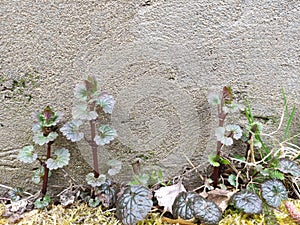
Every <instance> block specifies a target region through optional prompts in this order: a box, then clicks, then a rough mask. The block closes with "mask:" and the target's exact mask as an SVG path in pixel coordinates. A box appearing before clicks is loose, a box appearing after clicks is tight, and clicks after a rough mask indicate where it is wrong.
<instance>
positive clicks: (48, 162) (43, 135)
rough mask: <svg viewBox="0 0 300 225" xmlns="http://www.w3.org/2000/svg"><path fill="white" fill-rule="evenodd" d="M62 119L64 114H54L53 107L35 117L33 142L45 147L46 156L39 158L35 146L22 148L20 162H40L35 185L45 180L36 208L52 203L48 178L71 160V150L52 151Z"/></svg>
mask: <svg viewBox="0 0 300 225" xmlns="http://www.w3.org/2000/svg"><path fill="white" fill-rule="evenodd" d="M61 118H62V113H60V112H54V111H53V110H52V108H51V107H49V106H47V107H45V108H44V110H43V111H42V112H40V113H37V114H35V115H34V122H35V123H34V124H33V127H32V131H33V133H34V135H33V141H34V143H35V144H37V145H40V146H45V148H46V155H45V156H40V157H39V156H38V154H37V153H35V151H34V146H33V145H29V146H25V147H24V148H22V150H21V151H20V153H19V155H18V160H20V161H22V162H24V163H33V162H34V161H36V160H37V161H39V163H40V167H39V168H38V169H36V170H35V171H34V173H33V176H32V181H33V182H34V183H39V182H40V181H41V180H43V184H42V190H41V194H42V197H41V198H39V199H37V200H36V202H35V206H36V207H37V208H44V207H46V206H47V205H48V204H49V202H50V197H49V196H47V195H46V193H47V186H48V177H50V176H51V170H56V169H58V168H62V167H64V166H66V165H68V163H69V160H70V153H69V150H68V149H66V148H59V149H55V150H54V151H52V144H53V143H54V140H55V139H56V138H57V136H58V133H57V128H58V127H57V124H58V122H59V121H60V120H61Z"/></svg>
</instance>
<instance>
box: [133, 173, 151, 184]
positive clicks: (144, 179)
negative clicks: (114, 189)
mask: <svg viewBox="0 0 300 225" xmlns="http://www.w3.org/2000/svg"><path fill="white" fill-rule="evenodd" d="M149 180H150V176H149V174H138V175H133V176H132V179H131V181H130V182H129V185H144V186H147V185H148V182H149Z"/></svg>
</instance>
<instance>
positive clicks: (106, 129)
mask: <svg viewBox="0 0 300 225" xmlns="http://www.w3.org/2000/svg"><path fill="white" fill-rule="evenodd" d="M98 131H99V132H100V135H96V136H95V139H94V141H95V142H96V144H97V145H105V144H109V143H110V142H111V141H112V140H114V139H115V137H117V132H116V130H115V129H113V128H112V127H111V126H109V125H102V126H101V127H100V128H99V129H98Z"/></svg>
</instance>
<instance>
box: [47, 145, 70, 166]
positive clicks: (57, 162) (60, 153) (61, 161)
mask: <svg viewBox="0 0 300 225" xmlns="http://www.w3.org/2000/svg"><path fill="white" fill-rule="evenodd" d="M53 155H54V157H53V156H52V157H53V158H49V159H48V160H47V161H46V164H47V167H48V168H49V169H50V170H56V169H58V168H62V167H64V166H66V165H68V163H69V160H70V152H69V150H68V149H66V148H60V149H56V150H55V151H54V152H53Z"/></svg>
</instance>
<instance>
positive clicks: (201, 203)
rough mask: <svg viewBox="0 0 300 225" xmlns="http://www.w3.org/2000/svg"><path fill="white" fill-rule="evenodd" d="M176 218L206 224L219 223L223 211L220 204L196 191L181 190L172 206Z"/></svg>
mask: <svg viewBox="0 0 300 225" xmlns="http://www.w3.org/2000/svg"><path fill="white" fill-rule="evenodd" d="M172 211H173V215H174V217H175V218H182V219H184V220H192V219H193V220H195V222H196V221H200V222H202V223H204V224H218V222H219V221H220V220H221V217H222V212H221V210H220V209H219V208H218V206H217V205H216V204H215V203H214V202H212V201H209V200H206V199H204V198H203V197H201V196H200V195H199V194H197V193H195V192H181V193H179V194H178V195H177V197H176V198H175V200H174V203H173V206H172Z"/></svg>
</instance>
